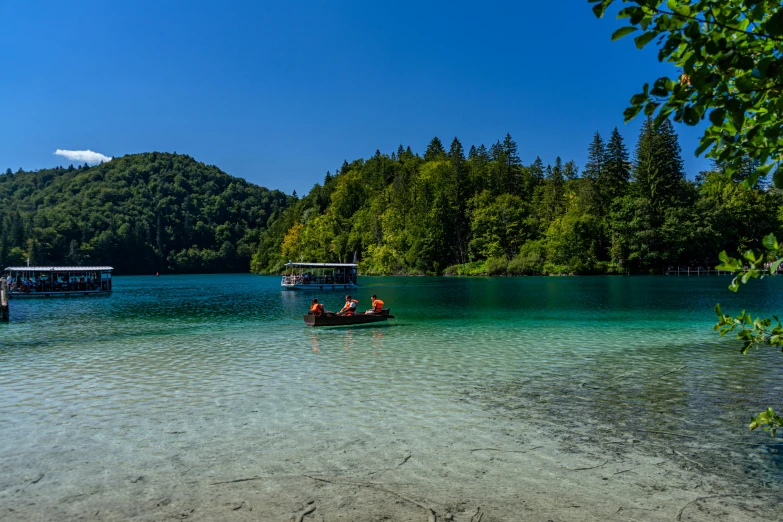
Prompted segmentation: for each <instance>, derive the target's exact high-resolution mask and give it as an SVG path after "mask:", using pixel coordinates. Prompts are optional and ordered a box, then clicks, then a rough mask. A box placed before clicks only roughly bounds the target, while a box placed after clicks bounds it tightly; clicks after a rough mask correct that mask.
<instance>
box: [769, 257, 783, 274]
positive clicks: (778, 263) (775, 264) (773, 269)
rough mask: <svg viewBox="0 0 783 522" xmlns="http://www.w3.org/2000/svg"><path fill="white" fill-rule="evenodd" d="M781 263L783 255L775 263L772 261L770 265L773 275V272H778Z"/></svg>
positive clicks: (770, 271)
mask: <svg viewBox="0 0 783 522" xmlns="http://www.w3.org/2000/svg"><path fill="white" fill-rule="evenodd" d="M781 263H783V257H781V258H780V259H778V260H777V261H775V262H774V263H772V264H771V265H770V266H769V274H770V275H773V274H775V273H777V271H778V268H780V264H781Z"/></svg>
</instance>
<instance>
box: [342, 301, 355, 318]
mask: <svg viewBox="0 0 783 522" xmlns="http://www.w3.org/2000/svg"><path fill="white" fill-rule="evenodd" d="M352 304H353V307H352V306H351V305H352ZM357 304H359V301H357V300H356V299H351V301H350V302H348V303H345V306H343V309H342V310H340V311H341V312H345V315H353V314H354V313H355V312H356V305H357Z"/></svg>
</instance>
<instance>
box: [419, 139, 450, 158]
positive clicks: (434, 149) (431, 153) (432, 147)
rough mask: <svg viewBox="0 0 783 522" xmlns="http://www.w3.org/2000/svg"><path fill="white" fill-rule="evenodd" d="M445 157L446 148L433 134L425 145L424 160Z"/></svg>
mask: <svg viewBox="0 0 783 522" xmlns="http://www.w3.org/2000/svg"><path fill="white" fill-rule="evenodd" d="M444 157H446V150H445V149H444V148H443V143H441V141H440V139H439V138H438V137H437V136H435V137H434V138H432V141H430V144H429V145H427V151H426V152H425V153H424V161H433V160H438V159H443V158H444Z"/></svg>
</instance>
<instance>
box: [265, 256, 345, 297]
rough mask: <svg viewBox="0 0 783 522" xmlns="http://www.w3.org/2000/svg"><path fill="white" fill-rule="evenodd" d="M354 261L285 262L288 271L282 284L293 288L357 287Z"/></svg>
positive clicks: (330, 288)
mask: <svg viewBox="0 0 783 522" xmlns="http://www.w3.org/2000/svg"><path fill="white" fill-rule="evenodd" d="M358 266H359V265H356V264H354V263H292V262H290V261H289V262H288V263H286V264H285V267H286V271H285V274H284V275H283V280H282V281H281V282H280V286H282V287H283V288H288V289H292V290H342V289H348V288H356V287H357V286H358V285H357V284H356V276H357V273H356V270H357V268H358Z"/></svg>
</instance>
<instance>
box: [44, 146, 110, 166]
mask: <svg viewBox="0 0 783 522" xmlns="http://www.w3.org/2000/svg"><path fill="white" fill-rule="evenodd" d="M54 153H55V154H56V155H58V156H64V157H66V158H68V159H69V160H71V161H78V162H80V163H81V162H82V161H83V162H85V163H92V164H95V163H103V162H104V161H111V156H104V155H103V154H101V153H100V152H93V151H91V150H63V149H57V150H56V151H54Z"/></svg>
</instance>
